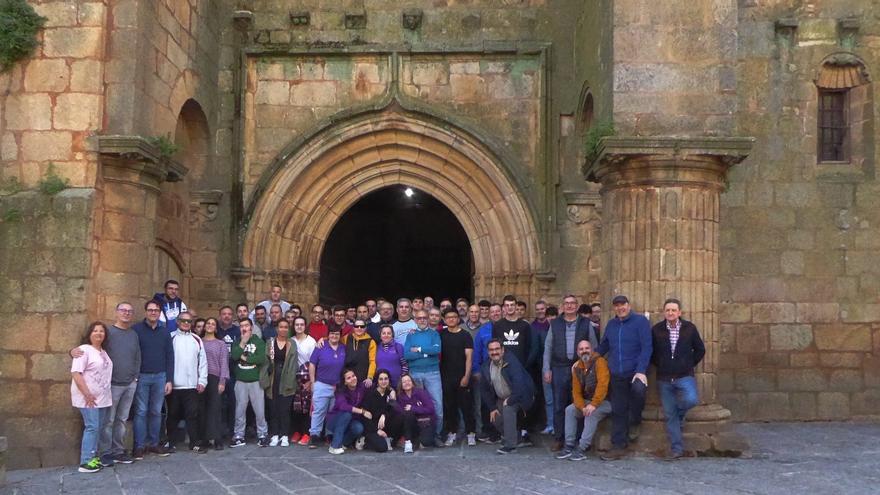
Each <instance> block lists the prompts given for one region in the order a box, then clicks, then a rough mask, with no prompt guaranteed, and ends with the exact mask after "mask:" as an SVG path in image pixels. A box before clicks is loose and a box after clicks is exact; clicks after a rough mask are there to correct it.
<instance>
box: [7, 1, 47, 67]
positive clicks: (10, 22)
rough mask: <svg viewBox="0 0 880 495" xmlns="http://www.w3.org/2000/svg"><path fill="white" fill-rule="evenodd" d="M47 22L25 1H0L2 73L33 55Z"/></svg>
mask: <svg viewBox="0 0 880 495" xmlns="http://www.w3.org/2000/svg"><path fill="white" fill-rule="evenodd" d="M46 20H47V19H46V18H45V17H42V16H40V15H38V14H37V13H36V12H35V11H34V8H33V7H31V6H30V5H29V4H28V3H27V2H26V1H25V0H0V72H2V71H6V70H9V69H10V68H11V67H12V66H13V65H14V64H15V63H16V62H18V61H19V60H22V59H24V58H26V57H28V56H30V54H31V53H33V51H34V49H35V48H36V47H37V31H39V30H40V28H41V27H43V24H45V23H46Z"/></svg>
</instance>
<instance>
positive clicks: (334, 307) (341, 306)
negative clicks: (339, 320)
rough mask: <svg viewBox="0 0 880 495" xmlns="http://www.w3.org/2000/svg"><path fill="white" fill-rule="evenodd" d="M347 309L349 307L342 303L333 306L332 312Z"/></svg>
mask: <svg viewBox="0 0 880 495" xmlns="http://www.w3.org/2000/svg"><path fill="white" fill-rule="evenodd" d="M346 309H348V308H346V307H345V306H343V305H341V304H337V305H336V306H333V309H332V310H331V313H333V314H336V312H337V311H342V312H345V310H346Z"/></svg>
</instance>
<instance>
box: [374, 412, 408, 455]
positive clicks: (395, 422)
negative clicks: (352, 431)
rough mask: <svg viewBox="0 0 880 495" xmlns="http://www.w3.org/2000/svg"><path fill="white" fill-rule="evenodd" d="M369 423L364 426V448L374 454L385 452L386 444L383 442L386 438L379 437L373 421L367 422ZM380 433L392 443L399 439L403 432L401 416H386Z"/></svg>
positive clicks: (386, 449)
mask: <svg viewBox="0 0 880 495" xmlns="http://www.w3.org/2000/svg"><path fill="white" fill-rule="evenodd" d="M377 419H378V418H377ZM369 423H370V424H366V423H365V424H364V439H365V440H366V447H367V448H368V449H370V450H372V451H374V452H387V451H388V442H386V441H385V438H386V437H383V436H381V435H379V433H378V430H377V428H376V426H377V425H376V423H374V422H373V421H369ZM382 431H384V432H385V435H386V436H387V437H388V438H390V439H391V441H392V442H393V441H394V439H396V438H397V437H399V436H400V435H401V432H403V416H401V415H400V414H386V415H385V428H383V430H382Z"/></svg>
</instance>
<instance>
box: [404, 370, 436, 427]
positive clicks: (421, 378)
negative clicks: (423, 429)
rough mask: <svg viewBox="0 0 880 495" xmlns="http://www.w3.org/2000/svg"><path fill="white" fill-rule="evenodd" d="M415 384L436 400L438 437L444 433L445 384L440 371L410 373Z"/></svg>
mask: <svg viewBox="0 0 880 495" xmlns="http://www.w3.org/2000/svg"><path fill="white" fill-rule="evenodd" d="M409 374H410V376H411V377H412V379H413V382H414V383H415V384H416V385H417V386H419V387H422V388H423V389H425V390H427V391H428V394H430V395H431V399H433V400H434V415H435V416H437V427H436V430H437V431H436V432H435V433H437V435H439V434H440V432H441V431H443V382H442V380H441V379H440V370H437V371H410V373H409Z"/></svg>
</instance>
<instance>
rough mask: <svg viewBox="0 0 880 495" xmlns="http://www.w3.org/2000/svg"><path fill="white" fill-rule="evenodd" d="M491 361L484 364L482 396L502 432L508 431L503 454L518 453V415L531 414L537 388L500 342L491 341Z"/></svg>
mask: <svg viewBox="0 0 880 495" xmlns="http://www.w3.org/2000/svg"><path fill="white" fill-rule="evenodd" d="M488 349H489V360H488V361H486V362H485V363H483V366H482V371H481V373H482V376H483V380H482V381H481V382H480V385H481V387H482V389H481V393H480V396H481V398H482V399H483V403H484V404H485V405H486V407H487V408H488V409H489V420H490V421H491V422H492V423H493V424H494V425H495V428H496V429H498V431H503V432H504V444H503V445H502V447H501V448H499V449H498V450H497V452H498V453H499V454H511V453H514V452H516V447H517V442H518V441H519V431H518V430H517V428H516V419H517V415H518V414H520V413H521V412H525V411H528V410H529V408H530V407H531V406H532V402H533V401H534V400H535V385H534V383H533V382H532V378H531V377H530V376H529V374H528V372H526V370H525V368H523V365H522V364H520V362H519V361H518V360H517V359H516V357H514V356H513V355H512V354H511V355H505V353H504V347H503V346H502V345H501V341H500V340H498V339H492V340H490V341H489V345H488Z"/></svg>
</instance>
